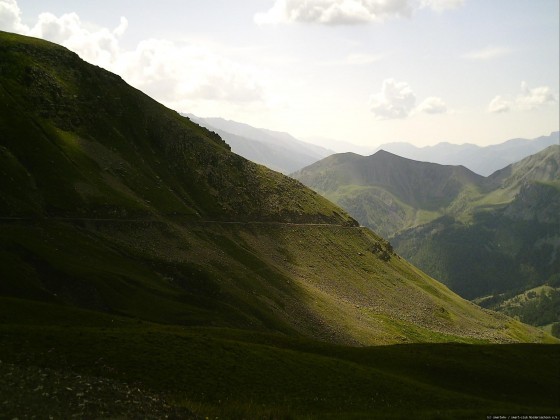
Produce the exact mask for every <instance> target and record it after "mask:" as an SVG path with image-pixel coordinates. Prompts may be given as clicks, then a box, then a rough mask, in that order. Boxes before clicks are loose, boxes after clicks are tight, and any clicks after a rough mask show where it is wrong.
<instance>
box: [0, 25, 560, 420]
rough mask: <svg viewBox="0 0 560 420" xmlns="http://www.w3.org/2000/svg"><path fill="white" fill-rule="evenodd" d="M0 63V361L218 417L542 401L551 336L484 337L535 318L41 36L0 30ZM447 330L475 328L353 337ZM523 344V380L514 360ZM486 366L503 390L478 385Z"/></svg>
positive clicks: (430, 411) (549, 403)
mask: <svg viewBox="0 0 560 420" xmlns="http://www.w3.org/2000/svg"><path fill="white" fill-rule="evenodd" d="M0 69H1V72H0V82H1V83H0V99H1V100H0V132H1V133H2V136H1V138H0V139H1V143H0V159H1V161H2V165H1V166H0V172H1V174H0V175H1V176H0V183H1V184H0V186H1V189H0V279H1V280H0V296H2V297H1V304H0V334H1V340H0V360H2V363H10V364H15V365H16V366H24V367H29V368H30V369H34V368H36V369H43V368H45V367H50V368H53V369H56V370H57V371H59V372H64V371H67V370H70V371H72V372H76V373H77V374H79V373H83V374H87V375H94V376H100V377H108V378H112V380H116V381H124V382H126V383H130V384H138V386H139V387H141V388H142V389H148V390H151V391H154V392H160V393H163V394H165V395H170V396H171V398H172V399H173V401H175V403H176V404H179V405H186V406H187V407H188V409H189V410H191V411H196V412H197V413H202V414H204V415H205V414H208V413H216V414H217V415H220V416H222V417H223V416H225V417H226V418H232V417H233V418H235V416H237V415H238V416H239V417H240V418H244V417H248V416H249V417H254V415H255V413H257V414H258V413H264V415H273V416H275V415H278V416H280V417H281V416H284V415H292V414H294V413H295V414H298V415H299V414H302V413H303V414H305V415H307V414H309V415H316V416H319V414H320V417H324V416H327V415H331V414H332V415H333V416H342V417H347V416H350V415H364V416H369V415H371V413H373V412H375V413H381V414H382V415H384V416H387V415H389V414H391V413H397V414H395V415H397V416H398V414H399V413H401V414H402V413H403V412H408V411H410V410H420V411H422V410H424V411H425V412H426V415H427V416H432V415H436V414H437V407H442V409H443V410H444V411H447V412H453V413H455V414H458V415H467V414H472V413H473V410H474V411H477V410H485V412H487V411H488V409H489V408H490V407H494V408H497V409H500V410H501V409H503V410H509V411H514V412H515V411H516V410H518V409H520V408H523V407H525V408H526V407H530V408H531V409H532V410H540V411H547V409H548V408H550V407H554V406H555V405H557V401H556V400H554V398H553V397H551V396H550V394H551V393H550V392H549V391H547V389H548V388H547V387H550V386H551V385H554V384H556V383H557V382H555V381H554V379H553V377H552V376H551V373H550V371H549V370H547V367H548V366H549V365H550V363H549V362H545V359H546V358H547V357H552V358H555V357H557V347H556V346H550V347H547V346H537V347H532V346H511V347H509V346H508V347H503V349H504V350H503V351H498V350H496V349H494V348H493V347H487V346H485V345H487V344H491V343H515V342H525V343H528V342H530V343H541V342H553V341H554V340H553V339H552V338H551V337H550V336H548V335H546V334H544V333H543V332H540V331H538V330H536V329H534V328H531V327H529V326H526V325H523V324H521V323H519V322H516V321H513V320H512V319H510V318H506V317H504V316H501V315H498V314H496V313H493V312H489V311H485V310H482V309H480V308H479V307H477V306H475V305H473V304H471V303H469V302H466V301H464V300H463V299H461V298H459V297H458V296H457V295H455V294H453V293H452V292H450V291H449V290H448V289H447V288H446V287H445V286H442V285H441V284H440V283H437V282H436V281H434V280H433V279H431V278H429V277H428V276H426V275H425V274H424V273H422V272H421V271H419V270H418V269H416V268H414V267H413V266H411V265H410V264H408V263H407V262H406V261H404V260H402V259H401V258H399V256H398V255H396V254H394V253H393V251H392V249H391V247H390V245H389V244H388V243H387V242H385V241H384V240H382V239H381V238H380V237H378V236H377V235H376V234H374V233H372V232H371V231H369V230H368V229H365V228H360V227H357V226H356V222H355V221H354V220H353V219H352V218H351V217H349V216H348V215H347V214H346V213H345V212H344V211H342V210H341V209H340V208H338V207H336V206H335V205H334V204H332V203H330V202H328V201H327V200H325V199H323V198H321V197H319V196H318V195H317V194H316V193H314V192H312V191H311V190H309V189H307V188H305V187H304V186H303V185H302V184H300V183H299V182H297V181H295V180H292V179H290V178H287V177H284V176H282V175H281V174H278V173H276V172H272V171H270V170H268V169H266V168H265V167H262V166H258V165H255V164H253V163H251V162H249V161H247V160H245V159H243V158H241V157H239V156H237V155H234V154H232V153H231V152H230V151H229V148H228V146H227V145H226V144H225V143H224V142H223V141H222V140H221V139H220V138H219V137H218V136H217V135H215V134H213V133H211V132H209V131H207V130H205V129H202V128H201V127H199V126H197V125H196V124H193V123H192V122H190V121H189V120H188V119H186V118H183V117H181V116H179V115H178V114H176V113H175V112H173V111H170V110H168V109H166V108H165V107H163V106H161V105H159V104H157V103H156V102H155V101H153V100H151V99H150V98H148V97H147V96H145V95H143V94H142V93H141V92H139V91H137V90H135V89H133V88H131V87H130V86H128V85H127V84H126V83H124V82H123V81H122V80H120V79H119V78H118V77H117V76H115V75H113V74H111V73H108V72H106V71H104V70H102V69H99V68H96V67H94V66H91V65H89V64H87V63H84V62H83V61H81V60H80V59H79V58H78V57H77V56H76V55H75V54H72V53H70V52H69V51H67V50H65V49H63V48H61V47H59V46H56V45H54V44H50V43H47V42H44V41H39V40H35V39H31V38H24V37H21V36H16V35H12V34H7V33H0ZM447 342H454V343H474V344H479V345H480V346H482V347H462V346H458V345H457V344H455V345H453V346H452V345H446V346H441V347H440V346H428V345H415V346H412V347H410V346H404V347H394V346H385V347H382V348H377V349H359V348H357V347H359V346H364V345H374V344H397V343H399V344H400V343H447ZM393 349H394V350H393ZM484 349H487V350H484ZM483 351H487V353H483ZM484 354H487V355H488V357H489V359H488V360H491V362H488V361H485V359H484V357H483V355H484ZM529 356H530V357H531V358H532V359H533V360H536V362H535V363H536V364H535V365H533V364H532V365H531V366H532V368H531V369H532V370H526V368H527V365H526V362H525V364H521V368H520V369H517V368H516V371H517V375H519V374H520V373H519V371H520V370H521V374H522V377H523V378H524V380H526V381H527V383H528V384H537V383H538V384H539V385H538V386H536V387H532V388H530V389H531V391H530V392H526V391H525V388H524V387H522V386H521V385H515V384H513V383H512V382H513V381H511V380H510V379H511V378H512V375H513V370H512V368H511V365H510V364H511V363H512V361H515V360H521V361H526V360H529ZM469 359H470V361H469ZM546 360H549V359H546ZM418 361H421V363H420V364H417V362H418ZM436 365H437V366H438V367H435V368H432V366H436ZM471 365H473V366H471ZM4 366H5V365H4ZM414 366H415V367H414ZM535 366H536V367H535ZM2 368H3V367H2ZM472 369H474V370H472ZM39 372H40V371H39ZM39 372H38V374H39ZM448 372H455V373H454V375H465V378H463V379H461V380H458V379H454V378H455V376H452V375H450V374H449V373H448ZM467 372H471V373H472V374H471V376H469V375H468V374H467ZM61 375H62V374H61ZM496 375H497V376H496ZM500 375H501V376H500ZM543 375H544V376H543ZM42 377H43V376H42ZM491 377H497V378H502V379H503V380H504V382H505V383H507V384H508V386H507V387H506V388H505V391H503V392H501V393H499V392H498V391H496V390H495V389H494V388H492V389H493V390H494V392H493V393H492V394H490V395H485V394H484V392H483V390H484V389H486V388H484V387H483V388H480V389H479V388H477V387H475V386H474V384H475V383H477V382H478V381H487V380H490V379H489V378H491ZM537 377H539V378H540V379H541V380H542V381H544V382H538V381H537ZM6 383H7V382H5V381H4V382H0V388H1V386H2V384H6ZM485 383H486V382H485ZM489 383H492V382H489ZM541 384H544V385H541ZM543 387H544V390H543V391H542V392H541V388H543ZM8 388H9V389H12V386H11V385H9V386H8ZM33 389H34V388H33ZM0 391H2V392H3V390H2V389H0ZM28 391H32V389H31V390H29V389H28ZM25 395H27V394H25ZM41 395H42V394H41ZM428 395H430V396H431V397H430V398H428ZM36 398H37V399H32V398H31V400H30V401H27V402H26V404H25V405H24V406H28V407H31V408H30V410H31V411H30V413H31V414H36V413H37V412H38V411H39V408H38V407H40V406H41V398H42V397H41V396H40V395H38V396H37V397H36ZM27 403H29V404H27ZM34 404H35V405H34ZM222 406H225V407H226V408H224V410H225V411H221V410H222V408H221V407H222ZM8 407H10V406H9V405H8ZM33 407H35V409H34V408H33ZM63 407H64V404H63V403H61V404H60V405H59V406H58V408H57V410H63ZM395 407H398V410H402V411H398V410H397V411H396V412H394V411H393V410H394V409H395ZM119 413H120V412H118V410H117V412H115V413H113V414H111V415H112V416H117V417H118V416H119V415H120V414H119ZM223 413H225V414H223ZM248 413H251V415H249V414H248ZM10 414H12V413H11V412H10ZM19 414H20V413H17V412H14V413H13V416H17V415H19ZM54 414H56V413H54ZM68 414H69V413H68V412H64V411H60V412H59V414H58V416H60V417H66V416H67V415H68ZM121 414H122V413H121ZM99 415H100V413H99V412H96V413H94V414H92V416H94V417H95V416H99ZM391 415H392V414H391Z"/></svg>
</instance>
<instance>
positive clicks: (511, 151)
mask: <svg viewBox="0 0 560 420" xmlns="http://www.w3.org/2000/svg"><path fill="white" fill-rule="evenodd" d="M559 141H560V133H559V132H558V131H556V132H553V133H551V134H550V135H548V136H541V137H539V138H536V139H532V140H528V139H512V140H508V141H506V142H503V143H500V144H494V145H491V146H485V147H481V146H477V145H475V144H468V143H465V144H460V145H459V144H451V143H438V144H436V145H435V146H426V147H416V146H414V145H411V144H408V143H388V144H383V145H381V146H379V148H378V150H386V151H388V152H391V153H394V154H396V155H399V156H402V157H405V158H408V159H414V160H420V161H424V162H433V163H439V164H442V165H463V166H465V167H467V168H469V169H470V170H472V171H474V172H476V173H477V174H480V175H483V176H489V175H491V174H493V173H494V172H496V171H497V170H499V169H502V168H504V167H506V166H508V165H511V164H512V163H515V162H517V161H520V160H522V159H524V158H526V157H528V156H531V155H534V154H535V153H538V152H540V151H541V150H544V149H546V148H547V147H549V146H552V145H555V144H556V145H557V144H559V143H558V142H559Z"/></svg>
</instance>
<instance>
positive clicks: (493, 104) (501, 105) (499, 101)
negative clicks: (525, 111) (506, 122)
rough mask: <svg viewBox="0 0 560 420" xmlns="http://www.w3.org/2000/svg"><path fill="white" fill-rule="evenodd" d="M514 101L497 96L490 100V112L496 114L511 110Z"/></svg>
mask: <svg viewBox="0 0 560 420" xmlns="http://www.w3.org/2000/svg"><path fill="white" fill-rule="evenodd" d="M512 105H513V102H512V101H510V100H508V99H506V98H504V97H503V96H500V95H498V96H496V97H494V99H492V100H491V101H490V103H489V104H488V112H492V113H495V114H502V113H505V112H509V111H510V110H511V107H512Z"/></svg>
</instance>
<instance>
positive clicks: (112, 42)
mask: <svg viewBox="0 0 560 420" xmlns="http://www.w3.org/2000/svg"><path fill="white" fill-rule="evenodd" d="M559 5H560V2H559V1H558V0H235V1H232V0H160V1H158V2H154V1H153V0H150V1H148V0H97V1H95V2H94V1H90V0H74V1H67V0H41V1H37V0H0V30H4V31H10V32H17V33H21V34H25V35H30V36H35V37H39V38H44V39H47V40H49V41H53V42H56V43H59V44H62V45H64V46H65V47H67V48H69V49H71V50H73V51H75V52H76V53H78V54H79V55H80V56H81V57H82V58H83V59H84V60H86V61H89V62H90V63H93V64H96V65H98V66H101V67H104V68H106V69H108V70H110V71H112V72H115V73H117V74H119V75H120V76H121V77H122V78H123V79H124V80H125V81H127V82H128V83H129V84H131V85H132V86H134V87H136V88H138V89H140V90H142V91H144V92H145V93H147V94H148V95H150V96H152V97H153V98H154V99H156V100H158V101H159V102H161V103H163V104H165V105H166V106H168V107H170V108H172V109H175V110H176V111H179V112H188V113H192V114H195V115H197V116H199V117H222V118H226V119H231V120H235V121H239V122H244V123H247V124H250V125H253V126H255V127H260V128H268V129H272V130H278V131H285V132H289V133H290V134H292V135H294V136H296V137H298V138H300V139H304V140H310V141H313V142H317V143H321V142H323V143H324V144H327V140H326V139H334V140H338V141H344V142H349V143H354V144H357V145H361V146H365V147H371V148H372V149H373V148H375V147H377V146H379V145H381V144H383V143H389V142H395V141H406V142H409V143H412V144H414V145H416V146H420V147H421V146H427V145H433V144H436V143H439V142H443V141H446V142H450V143H456V144H462V143H474V144H478V145H480V146H485V145H490V144H496V143H501V142H503V141H505V140H508V139H511V138H518V137H522V138H536V137H538V136H541V135H548V134H549V133H550V132H552V131H558V130H559V125H560V122H559V119H560V117H559V74H560V69H559V61H560V51H559V50H560V47H559V37H560V24H559V20H560V17H559V16H560V12H559V7H560V6H559Z"/></svg>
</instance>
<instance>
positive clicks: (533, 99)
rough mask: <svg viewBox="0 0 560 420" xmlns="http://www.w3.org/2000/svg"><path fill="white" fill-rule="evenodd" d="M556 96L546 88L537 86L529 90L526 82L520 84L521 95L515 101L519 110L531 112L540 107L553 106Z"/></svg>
mask: <svg viewBox="0 0 560 420" xmlns="http://www.w3.org/2000/svg"><path fill="white" fill-rule="evenodd" d="M556 102H557V100H556V96H555V95H554V94H553V93H552V90H551V89H550V87H548V86H539V87H536V88H534V89H530V88H529V86H527V83H526V82H521V94H520V95H518V96H517V98H516V99H515V103H516V105H517V107H518V108H519V109H522V110H532V109H535V108H538V107H540V106H541V105H547V104H555V103H556Z"/></svg>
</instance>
